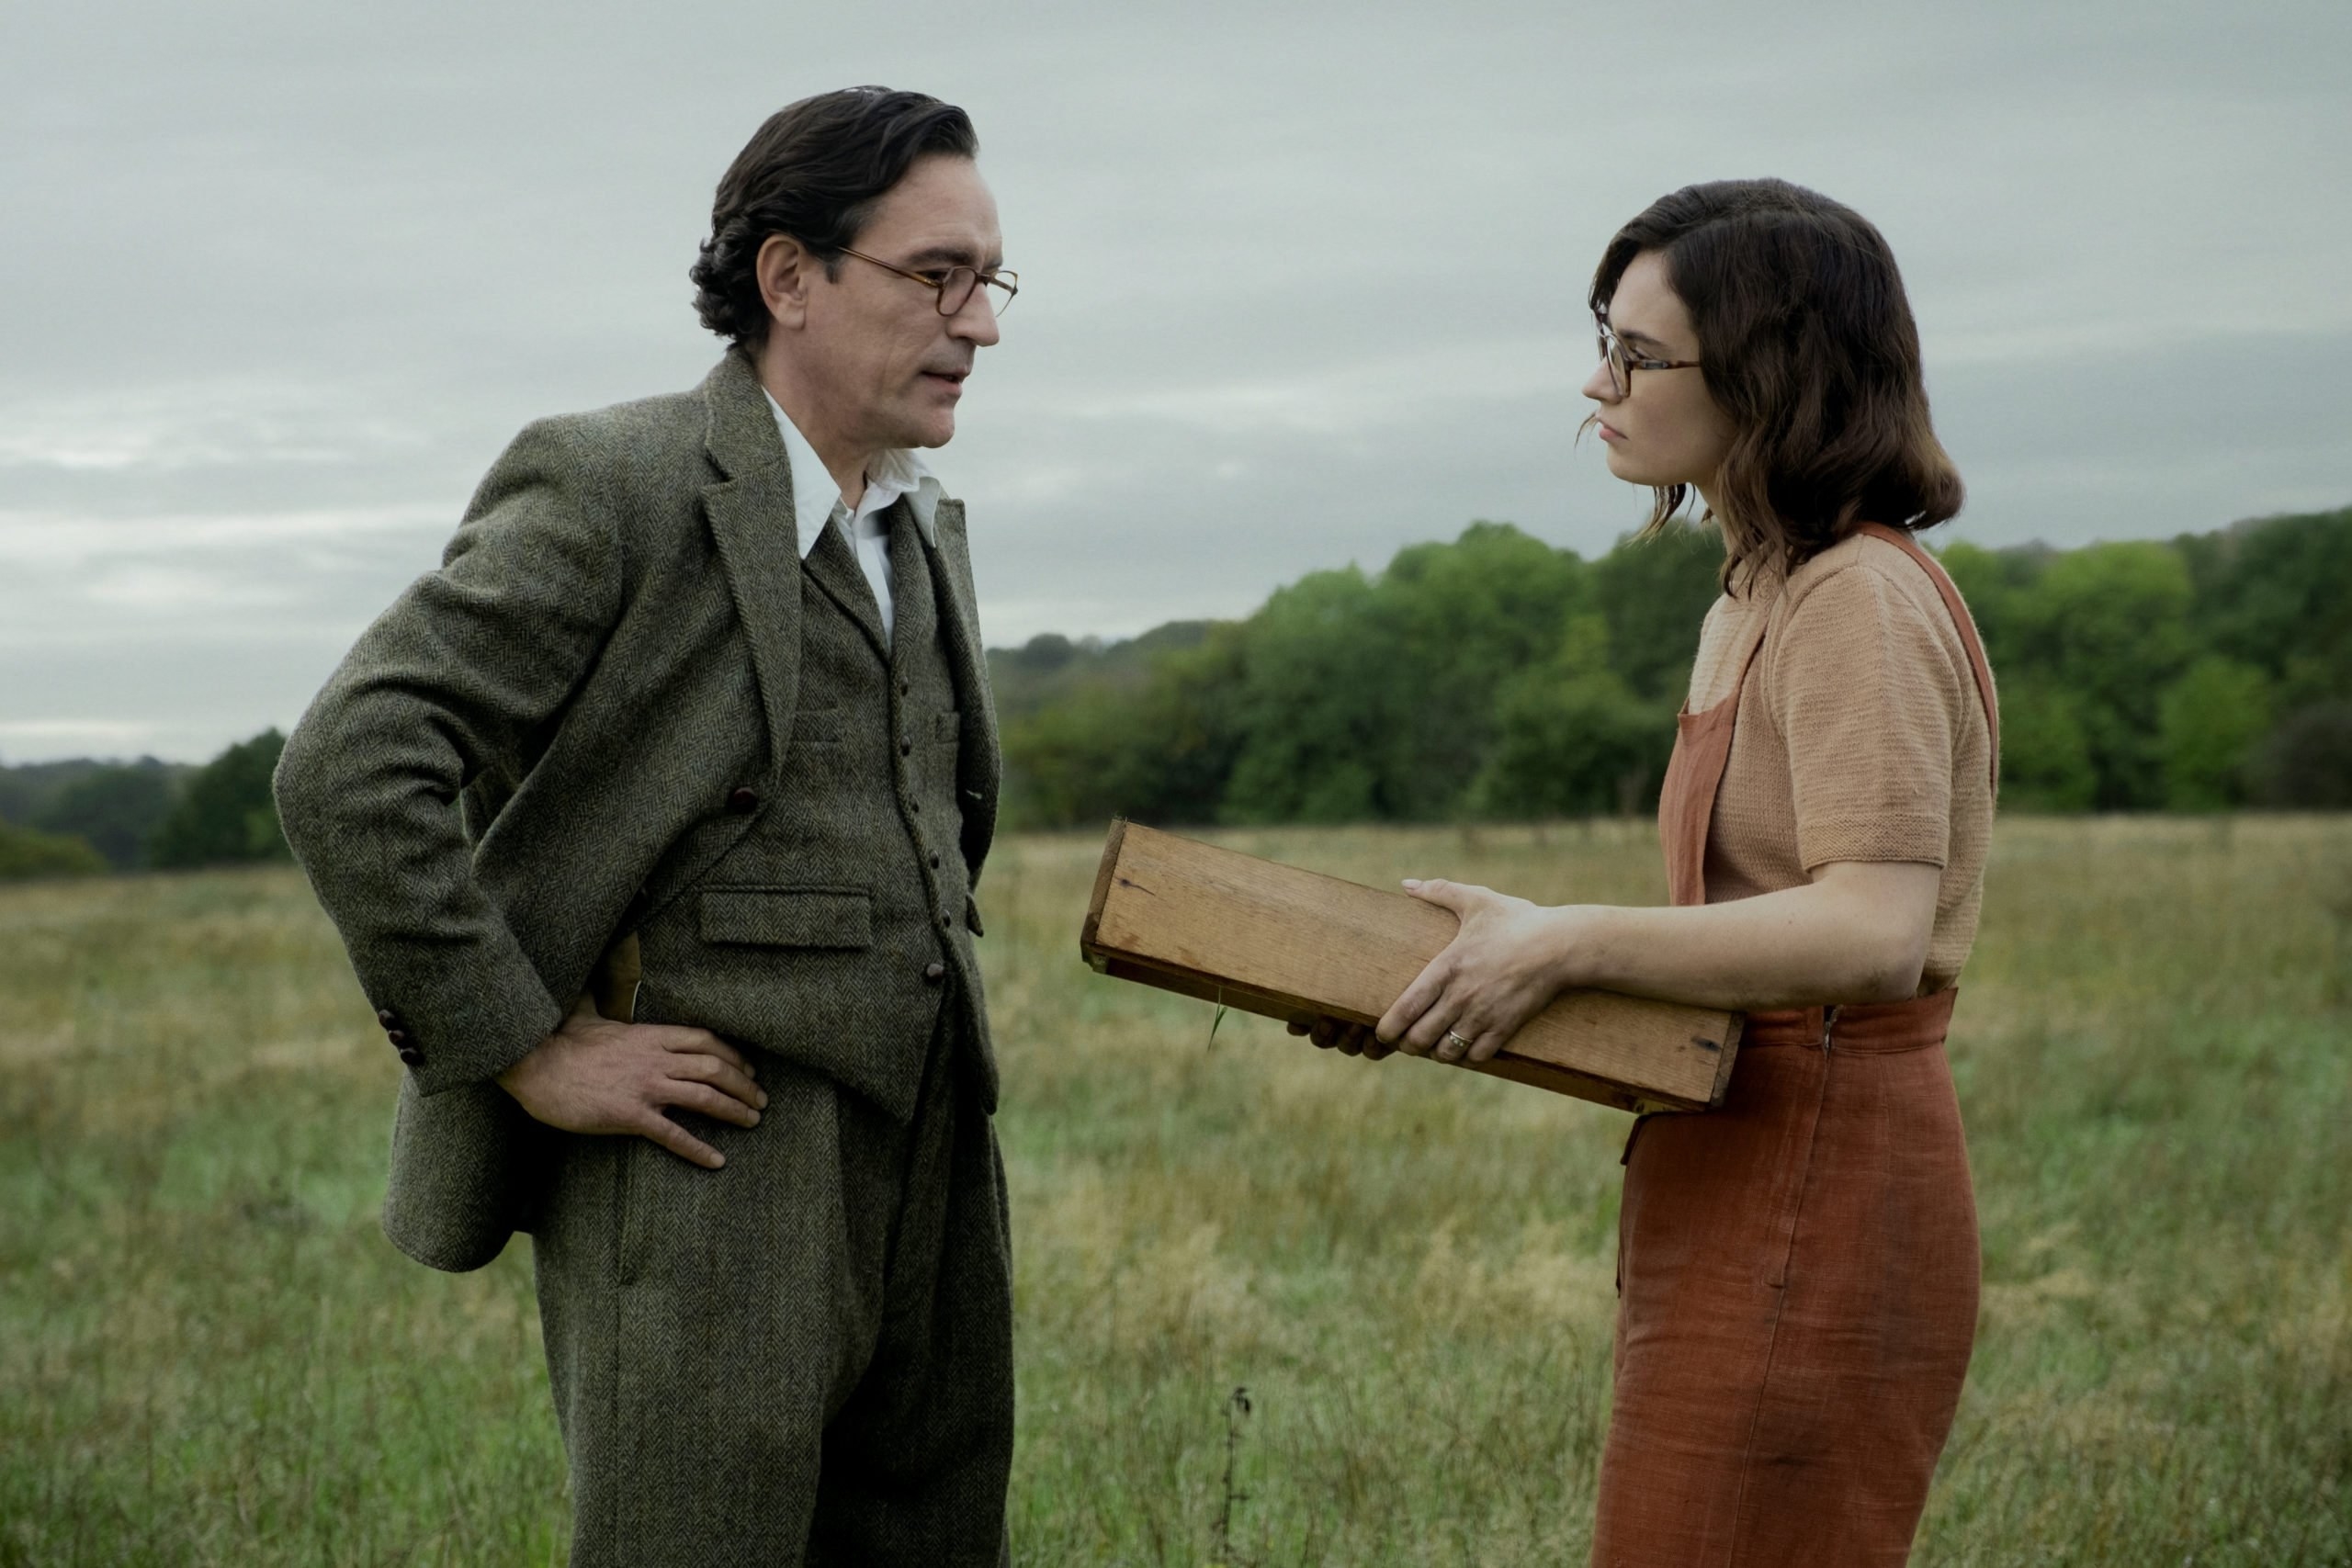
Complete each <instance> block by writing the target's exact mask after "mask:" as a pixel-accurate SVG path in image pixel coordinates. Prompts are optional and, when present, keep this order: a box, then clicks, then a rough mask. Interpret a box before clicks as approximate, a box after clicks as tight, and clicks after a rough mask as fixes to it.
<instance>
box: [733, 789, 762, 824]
mask: <svg viewBox="0 0 2352 1568" xmlns="http://www.w3.org/2000/svg"><path fill="white" fill-rule="evenodd" d="M759 808H760V792H759V791H757V790H755V789H751V788H740V789H738V790H736V791H735V793H734V794H732V795H729V796H728V797H727V809H728V810H729V811H732V812H734V813H735V814H736V815H737V816H738V817H741V816H742V815H743V814H744V813H746V812H751V811H757V810H758V809H759Z"/></svg>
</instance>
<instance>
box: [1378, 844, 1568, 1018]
mask: <svg viewBox="0 0 2352 1568" xmlns="http://www.w3.org/2000/svg"><path fill="white" fill-rule="evenodd" d="M1405 891H1406V892H1408V893H1410V894H1411V895H1412V896H1413V897H1416V898H1420V899H1424V900H1426V901H1427V902H1429V903H1431V904H1435V905H1438V906H1440V907H1441V908H1447V909H1451V910H1453V913H1454V914H1455V915H1456V916H1457V917H1459V918H1460V919H1461V921H1462V929H1461V930H1460V931H1458V932H1456V933H1455V934H1454V938H1453V942H1449V943H1447V944H1446V949H1445V951H1444V952H1443V953H1439V954H1438V955H1437V956H1436V957H1435V958H1432V959H1430V962H1429V966H1428V967H1427V968H1425V969H1423V970H1422V971H1421V973H1420V976H1419V978H1417V979H1416V980H1414V982H1413V983H1412V984H1411V985H1409V986H1408V987H1405V992H1404V994H1403V995H1402V996H1400V997H1398V998H1397V1000H1396V1002H1395V1003H1394V1004H1393V1005H1392V1006H1391V1007H1390V1008H1389V1010H1387V1012H1385V1014H1383V1015H1382V1016H1381V1020H1380V1021H1379V1022H1378V1023H1377V1024H1375V1025H1374V1026H1373V1027H1374V1035H1375V1037H1376V1039H1377V1040H1378V1041H1380V1042H1384V1043H1386V1044H1387V1045H1389V1046H1391V1047H1393V1048H1394V1049H1397V1050H1400V1051H1405V1052H1408V1053H1409V1054H1411V1055H1416V1056H1434V1057H1435V1058H1436V1059H1437V1060H1439V1061H1441V1062H1483V1061H1486V1060H1487V1059H1488V1058H1489V1057H1491V1056H1493V1055H1494V1054H1495V1053H1496V1052H1498V1051H1499V1050H1501V1049H1502V1048H1503V1046H1504V1045H1506V1044H1508V1043H1510V1037H1511V1036H1512V1035H1514V1034H1516V1033H1518V1032H1519V1031H1520V1029H1521V1026H1522V1025H1524V1024H1525V1023H1526V1022H1527V1021H1528V1020H1529V1019H1531V1018H1533V1017H1534V1016H1535V1015H1536V1014H1537V1013H1539V1012H1541V1011H1543V1010H1544V1005H1545V1004H1546V1003H1548V1002H1550V1001H1551V999H1552V998H1554V997H1555V996H1556V995H1558V994H1559V991H1560V987H1561V980H1560V978H1559V968H1560V958H1561V953H1562V948H1563V944H1564V940H1565V935H1566V931H1565V922H1566V919H1567V918H1568V916H1569V911H1568V910H1566V909H1551V908H1543V907H1542V906H1540V905H1536V904H1531V903H1529V902H1528V901H1527V900H1526V899H1524V898H1512V897H1507V896H1505V895H1503V894H1500V893H1498V892H1496V891H1495V890H1494V889H1492V888H1490V887H1477V886H1469V885H1466V884H1464V883H1458V882H1441V881H1430V882H1408V883H1406V884H1405Z"/></svg>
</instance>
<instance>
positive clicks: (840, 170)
mask: <svg viewBox="0 0 2352 1568" xmlns="http://www.w3.org/2000/svg"><path fill="white" fill-rule="evenodd" d="M934 152H943V153H946V154H949V155H951V156H954V157H958V158H977V157H978V156H979V152H980V139H979V137H978V135H977V134H976V133H975V132H974V131H973V130H972V121H971V118H970V117H969V116H967V114H965V112H964V111H963V110H962V109H959V108H957V107H956V106H955V105H954V104H946V103H942V102H940V101H939V100H938V99H937V98H934V97H933V96H930V95H929V94H927V93H901V92H894V91H892V90H891V89H889V88H888V87H844V88H842V90H841V91H839V92H837V93H820V94H818V95H817V96H815V97H813V98H803V99H801V100H800V101H799V102H798V103H797V104H793V105H791V106H790V107H786V108H781V109H778V110H777V111H776V112H775V114H773V115H770V116H769V117H768V119H767V123H766V124H764V125H763V126H761V127H760V129H759V130H757V131H756V132H754V133H753V134H752V140H751V141H748V142H746V143H744V146H743V150H742V151H741V152H739V153H737V154H736V155H735V162H734V163H733V164H729V166H728V170H727V174H726V175H725V177H724V178H722V179H721V180H720V181H719V182H718V196H717V197H716V198H715V199H714V200H713V201H712V202H711V207H710V238H709V239H707V240H705V241H704V242H703V243H702V255H701V258H700V259H699V260H697V261H696V262H695V265H693V266H692V267H691V268H689V269H688V270H687V273H686V276H688V277H690V278H692V279H693V280H694V285H695V312H696V313H697V314H699V315H700V316H701V317H702V324H703V325H704V326H707V327H708V328H709V329H710V330H711V331H712V332H715V333H718V334H719V335H720V336H722V337H727V338H731V339H733V340H734V341H735V342H736V343H737V344H741V345H743V346H745V347H749V348H756V347H758V346H759V345H760V344H763V343H764V342H765V341H766V340H767V335H768V309H767V304H766V302H765V301H764V300H763V299H761V298H760V284H759V279H758V278H757V276H754V274H753V266H754V264H755V263H756V262H757V261H758V259H759V254H760V246H761V245H763V244H764V243H766V242H767V238H768V236H769V235H771V234H788V235H790V236H791V237H792V238H794V239H796V240H797V241H799V242H800V243H802V244H804V245H806V246H808V247H809V250H810V251H811V252H813V253H814V254H816V255H817V257H818V258H819V259H820V260H821V261H822V262H823V263H824V264H825V276H828V277H831V276H836V275H837V269H838V268H839V267H840V265H841V260H842V246H844V245H847V244H851V243H854V242H855V241H856V239H857V234H858V231H859V230H861V229H863V228H865V223H866V220H868V219H870V218H871V217H873V216H874V208H875V205H876V203H877V202H879V201H880V200H881V199H882V197H884V196H885V195H886V194H887V193H888V191H889V190H890V188H891V187H892V186H896V185H897V184H898V183H899V181H900V180H902V179H904V178H906V175H907V170H908V169H909V168H910V167H911V166H912V165H913V164H914V162H915V160H916V159H918V158H922V157H925V156H928V155H930V154H932V153H934Z"/></svg>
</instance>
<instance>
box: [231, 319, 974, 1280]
mask: <svg viewBox="0 0 2352 1568" xmlns="http://www.w3.org/2000/svg"><path fill="white" fill-rule="evenodd" d="M899 507H900V509H901V510H902V511H903V510H904V509H905V507H906V502H904V501H903V500H902V501H901V502H899ZM934 526H935V533H936V543H935V545H934V544H932V543H930V542H926V544H925V549H926V552H927V555H928V557H929V558H930V560H931V562H932V564H933V579H934V581H936V582H937V583H938V584H939V586H940V589H941V592H939V595H938V597H939V619H940V632H941V640H942V643H943V645H944V651H945V654H946V657H947V660H948V665H949V671H950V674H951V677H952V679H953V681H954V683H955V686H956V692H957V700H958V708H959V712H960V714H961V716H962V717H961V728H962V731H963V733H962V735H961V738H960V740H961V744H960V749H959V753H958V757H959V761H958V767H957V778H956V786H957V792H958V796H959V805H960V806H961V807H962V818H963V829H962V834H961V845H960V847H961V850H962V853H963V857H964V861H965V864H966V870H967V875H968V876H969V878H970V879H971V880H972V881H973V882H974V883H977V881H978V876H979V873H980V866H981V863H982V862H983V861H984V860H985V858H986V856H987V853H988V849H989V841H990V839H991V837H992V834H993V831H994V826H995V819H996V803H997V790H998V781H999V761H998V750H997V735H996V719H995V711H994V705H993V702H992V699H991V697H990V695H989V683H988V677H987V666H986V664H985V662H984V657H983V654H982V651H981V645H980V640H979V626H978V615H977V611H976V608H975V604H974V599H973V592H972V578H971V565H970V559H969V555H968V552H967V541H966V536H965V528H964V510H963V506H962V503H961V502H955V501H946V500H943V501H942V502H940V503H939V506H938V509H937V511H936V513H935V514H934ZM796 535H797V526H796V523H795V518H794V510H793V502H792V491H791V468H790V464H789V463H788V461H787V460H786V456H785V449H784V443H783V441H782V439H781V437H780V436H779V435H778V434H777V431H776V427H775V418H774V415H773V414H772V413H771V412H770V411H769V408H768V404H767V400H766V398H765V396H764V395H763V391H762V389H761V387H760V383H759V379H758V376H757V373H756V371H755V370H754V368H753V367H752V365H751V363H750V361H749V360H748V358H746V357H745V356H744V355H741V353H740V352H730V353H729V354H728V355H726V356H725V357H724V358H722V359H721V360H720V362H719V363H718V367H716V368H714V369H713V370H712V371H711V373H710V374H709V376H707V378H705V379H704V381H703V383H702V385H701V386H699V387H698V388H696V389H694V390H693V391H691V392H685V393H681V394H676V395H673V396H669V397H660V398H651V399H647V400H642V401H639V402H632V403H623V404H619V405H617V406H616V407H613V408H607V409H601V410H598V411H595V412H590V413H582V414H571V415H564V416H560V417H558V418H554V419H548V420H542V421H539V422H537V423H534V424H531V425H530V426H528V427H526V429H525V430H524V431H523V433H522V434H520V435H518V436H517V437H516V438H515V441H514V443H513V445H512V446H509V447H508V448H507V450H506V452H505V453H504V455H503V456H502V457H500V458H499V460H498V461H497V463H496V464H495V465H493V466H492V468H491V470H490V472H489V474H488V475H487V476H486V477H485V478H484V479H483V480H482V483H481V489H480V490H479V491H477V492H476V493H475V496H474V498H473V501H472V503H471V504H470V505H469V507H468V509H467V513H466V516H465V519H464V521H463V523H462V524H461V525H460V526H459V528H458V533H457V536H456V537H455V538H454V539H453V540H452V541H451V542H450V544H449V546H448V548H447V552H446V554H445V556H444V558H443V561H442V565H441V569H440V570H438V571H436V572H433V573H429V574H427V575H426V576H424V577H423V578H421V579H419V580H418V581H416V582H415V583H414V584H413V585H412V586H411V587H410V588H409V589H408V591H407V592H405V593H403V594H402V595H401V598H400V599H399V600H398V601H396V602H395V603H394V604H392V606H391V607H390V609H388V610H387V611H385V612H384V614H383V615H381V616H379V617H378V619H377V620H376V622H375V623H374V624H373V625H372V626H369V627H368V630H367V631H366V632H365V633H364V634H363V635H362V636H361V637H360V638H359V640H358V642H357V643H356V645H355V646H354V647H353V649H351V652H350V653H349V654H348V655H347V656H346V657H345V660H344V661H343V664H342V665H341V667H340V668H338V669H337V670H336V671H335V672H334V675H333V676H332V677H331V678H330V679H329V680H328V682H327V683H326V686H325V687H324V688H323V689H322V691H321V692H320V694H319V695H318V696H317V698H316V699H315V700H314V701H313V702H312V704H311V708H310V711H309V712H308V713H307V714H305V715H304V716H303V718H302V721H301V723H300V725H299V726H297V727H296V728H295V730H294V732H293V734H292V735H291V736H290V737H288V740H287V745H286V751H285V755H284V757H283V758H282V759H281V760H280V761H279V764H278V770H277V803H278V810H279V813H280V817H281V819H282V821H283V823H284V826H285V829H286V836H287V840H288V843H290V844H291V845H292V847H293V849H294V852H295V854H296V856H297V858H298V859H300V862H301V863H302V865H303V868H304V870H305V871H306V872H307V873H308V874H309V875H310V877H311V884H312V886H313V887H314V888H315V889H316V891H317V893H318V896H319V900H320V902H321V903H322V905H323V906H324V907H325V908H326V910H327V913H328V915H329V916H330V917H331V918H332V919H334V922H335V925H336V926H337V928H338V929H339V931H341V933H342V935H343V939H344V942H345V947H346V948H347V949H348V951H349V953H350V956H351V962H352V966H353V968H354V969H355V971H356V973H357V975H358V977H359V981H360V985H361V987H362V989H364V990H365V991H366V993H367V995H368V1001H369V1003H370V1005H371V1006H373V1007H374V1008H375V1009H376V1010H377V1017H378V1020H379V1022H381V1023H382V1024H383V1025H384V1027H385V1028H386V1030H387V1031H388V1032H390V1035H391V1038H392V1040H393V1043H394V1044H395V1045H396V1046H397V1047H398V1048H399V1050H400V1053H401V1060H402V1061H403V1062H404V1063H406V1064H407V1066H408V1068H409V1071H408V1073H407V1076H406V1077H405V1079H404V1081H403V1082H402V1084H401V1095H400V1105H399V1110H398V1112H397V1114H396V1116H395V1120H394V1125H393V1138H392V1168H391V1178H390V1188H389V1190H388V1191H387V1194H386V1199H385V1205H384V1216H383V1223H384V1229H385V1232H386V1234H387V1235H390V1237H391V1239H392V1241H393V1242H394V1243H395V1244H396V1245H397V1246H399V1247H401V1249H402V1250H403V1251H405V1252H407V1253H409V1254H410V1255H411V1256H412V1257H414V1258H418V1259H419V1260H420V1261H423V1262H425V1263H429V1264H432V1265H434V1266H435V1267H436V1268H442V1269H472V1268H479V1267H480V1266H481V1265H482V1264H484V1263H487V1262H489V1261H490V1260H491V1259H492V1258H494V1257H496V1256H497V1255H498V1253H499V1252H500V1250H502V1249H503V1247H504V1246H505V1243H506V1239H507V1237H508V1235H510V1234H511V1233H512V1232H513V1231H514V1230H515V1229H516V1228H518V1227H521V1226H526V1225H527V1224H528V1223H529V1218H530V1210H531V1206H532V1204H533V1202H534V1201H535V1199H536V1197H537V1192H538V1190H539V1186H540V1182H541V1180H542V1179H543V1177H544V1174H545V1172H544V1167H545V1165H546V1162H547V1156H548V1135H547V1133H546V1130H545V1129H543V1128H541V1127H540V1126H539V1125H538V1124H537V1122H533V1121H531V1119H530V1118H529V1117H528V1116H527V1115H526V1114H525V1113H524V1112H523V1111H522V1110H521V1108H520V1107H519V1106H517V1105H516V1104H515V1102H514V1100H512V1098H511V1097H510V1096H508V1095H507V1093H506V1092H505V1090H504V1089H501V1088H500V1087H499V1086H498V1084H497V1083H496V1081H495V1079H496V1077H497V1075H498V1074H500V1073H502V1072H503V1071H504V1070H505V1069H506V1068H508V1067H509V1066H513V1065H514V1064H515V1062H517V1061H519V1060H521V1059H522V1058H523V1056H525V1055H527V1054H528V1053H529V1052H530V1051H531V1050H532V1049H533V1048H534V1047H535V1046H536V1045H537V1043H539V1042H540V1041H541V1040H542V1039H544V1038H545V1037H546V1036H547V1035H548V1033H550V1032H552V1031H553V1030H554V1029H555V1028H556V1027H557V1025H558V1024H559V1023H560V1021H561V1020H562V1018H563V1015H564V1013H565V1011H566V1010H567V1008H566V1004H567V1003H568V1002H569V1000H570V999H571V998H575V997H577V996H579V995H580V994H581V993H582V990H583V989H584V988H585V987H586V985H587V982H588V979H589V976H590V973H591V971H592V969H594V966H595V964H596V961H597V959H598V958H599V957H600V956H601V955H602V954H603V953H604V952H605V949H606V948H607V947H608V946H609V945H610V944H611V942H613V940H614V939H615V937H616V935H618V934H619V933H620V932H622V931H626V930H628V929H632V928H633V926H634V925H635V923H637V922H638V921H639V920H641V919H646V918H649V917H650V915H651V914H652V913H655V912H657V911H653V910H650V909H648V908H646V907H645V895H646V892H647V889H646V884H647V880H648V878H649V875H650V874H651V873H652V871H653V869H654V868H655V866H656V865H657V864H659V863H662V862H663V860H664V857H665V855H667V854H668V853H669V852H670V851H671V850H672V848H673V845H675V844H677V843H678V842H679V841H680V840H682V839H684V838H685V837H686V836H687V835H689V834H690V833H691V834H692V836H693V840H692V841H693V843H694V845H695V850H696V852H697V853H699V854H701V855H705V856H707V859H708V861H710V862H715V861H717V860H718V857H719V856H721V855H723V854H725V853H726V852H727V851H728V850H729V848H730V847H732V844H733V842H734V840H735V839H736V838H739V837H740V836H741V834H742V833H743V832H745V831H747V830H749V829H750V828H751V827H752V824H753V823H754V822H756V821H758V820H759V819H760V818H761V817H762V816H763V814H764V813H765V812H767V811H770V810H774V809H775V808H776V807H777V806H778V804H779V802H778V792H777V782H778V778H779V776H780V775H781V773H782V772H783V767H784V760H785V758H786V750H787V746H788V744H789V741H790V738H791V736H792V731H793V717H794V711H795V707H796V705H797V698H798V686H799V659H800V626H799V621H800V592H801V576H800V573H799V572H798V571H797V570H784V569H783V568H788V567H790V566H791V565H792V563H795V562H797V558H798V555H799V551H798V549H797V537H796ZM779 563H781V566H780V565H779ZM747 737H748V738H750V739H752V741H753V742H757V743H754V744H749V745H747V744H746V738H747ZM746 771H749V772H751V773H752V775H753V776H744V773H745V772H746ZM747 803H749V804H748V805H747ZM673 865H674V858H673ZM671 880H672V884H673V886H675V885H676V880H677V879H675V878H673V879H671ZM967 918H968V919H969V920H970V924H971V925H972V927H973V928H974V929H977V927H978V918H977V914H976V913H975V912H972V911H969V910H967ZM965 961H966V962H968V960H965ZM971 994H972V995H974V996H977V995H978V987H977V985H975V986H974V987H973V988H972V992H971ZM982 1049H983V1056H982V1074H983V1079H984V1085H985V1089H984V1092H985V1096H986V1099H987V1102H988V1103H989V1106H990V1107H991V1108H992V1107H993V1104H994V1094H995V1074H994V1067H993V1064H992V1063H991V1062H989V1061H988V1060H987V1058H986V1055H985V1043H983V1047H982Z"/></svg>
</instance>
